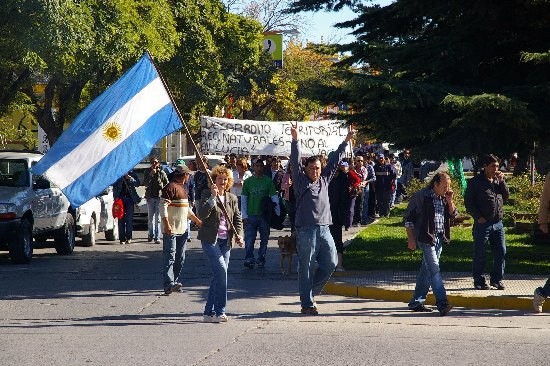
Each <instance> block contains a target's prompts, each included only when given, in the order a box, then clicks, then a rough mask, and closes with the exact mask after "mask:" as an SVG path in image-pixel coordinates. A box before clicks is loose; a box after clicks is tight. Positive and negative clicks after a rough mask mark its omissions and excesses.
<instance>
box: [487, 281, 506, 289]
mask: <svg viewBox="0 0 550 366" xmlns="http://www.w3.org/2000/svg"><path fill="white" fill-rule="evenodd" d="M490 285H491V287H494V288H496V289H497V290H504V288H505V287H504V282H502V281H498V282H491V283H490Z"/></svg>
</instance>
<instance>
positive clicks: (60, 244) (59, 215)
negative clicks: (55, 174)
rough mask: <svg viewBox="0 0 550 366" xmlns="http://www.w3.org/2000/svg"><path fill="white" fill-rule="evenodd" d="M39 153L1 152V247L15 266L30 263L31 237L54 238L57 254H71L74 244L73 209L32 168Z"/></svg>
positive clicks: (40, 156) (59, 191) (52, 186)
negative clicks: (5, 250) (7, 251)
mask: <svg viewBox="0 0 550 366" xmlns="http://www.w3.org/2000/svg"><path fill="white" fill-rule="evenodd" d="M41 158H42V154H41V153H38V152H30V151H10V150H4V151H0V247H7V249H8V250H9V253H10V258H11V260H12V261H13V262H15V263H29V262H30V260H31V258H32V253H33V238H34V237H37V238H40V239H41V240H45V239H48V238H52V237H53V239H54V247H55V249H56V251H57V253H59V254H71V253H72V252H73V250H74V244H75V209H74V208H73V207H71V205H70V203H69V201H68V200H67V198H66V197H65V195H64V194H63V193H62V192H61V190H60V189H59V188H58V187H56V186H55V185H54V184H53V183H51V182H50V181H49V180H47V179H46V178H44V177H42V176H38V175H34V174H32V173H31V171H30V169H31V167H32V166H33V165H34V164H36V163H37V162H38V160H40V159H41Z"/></svg>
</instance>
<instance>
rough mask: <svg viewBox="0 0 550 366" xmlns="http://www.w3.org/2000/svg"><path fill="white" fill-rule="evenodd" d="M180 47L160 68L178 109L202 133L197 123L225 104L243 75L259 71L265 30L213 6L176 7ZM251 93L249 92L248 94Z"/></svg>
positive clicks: (197, 3)
mask: <svg viewBox="0 0 550 366" xmlns="http://www.w3.org/2000/svg"><path fill="white" fill-rule="evenodd" d="M172 8H173V9H174V13H175V17H176V22H177V30H178V32H179V33H180V35H181V42H180V45H179V46H178V48H177V51H176V54H175V56H174V57H173V58H171V59H170V60H169V61H167V62H165V63H163V64H161V69H162V71H163V74H164V75H165V76H166V79H167V81H168V84H169V86H170V89H171V90H172V92H173V95H174V97H175V99H176V102H177V105H178V106H179V108H180V110H181V111H182V113H183V114H184V116H185V117H186V118H187V121H188V122H190V123H191V127H192V130H193V131H194V132H197V131H198V117H199V116H200V115H201V114H213V112H214V111H215V109H216V107H218V106H221V105H223V104H224V103H225V100H226V98H227V96H228V94H231V93H232V90H233V87H234V86H235V85H239V84H242V78H243V75H246V74H247V73H248V72H249V70H251V69H254V68H256V66H257V65H258V62H259V58H260V53H261V47H262V46H261V26H260V24H259V23H258V22H256V21H254V20H251V19H248V18H246V17H243V16H240V15H235V14H231V13H228V12H227V11H226V10H225V8H224V6H223V4H222V3H221V2H219V1H217V0H211V1H181V0H175V1H172ZM248 90H250V88H248Z"/></svg>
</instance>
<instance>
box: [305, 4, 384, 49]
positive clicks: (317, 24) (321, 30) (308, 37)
mask: <svg viewBox="0 0 550 366" xmlns="http://www.w3.org/2000/svg"><path fill="white" fill-rule="evenodd" d="M392 2H393V0H374V1H372V4H379V5H381V6H386V5H389V4H391V3H392ZM302 16H303V17H304V19H305V20H306V22H309V23H310V24H311V27H309V28H308V31H307V32H304V33H305V34H303V35H302V36H301V37H300V38H301V39H302V41H310V42H313V43H321V42H322V41H323V42H327V41H331V42H332V43H348V42H352V41H353V40H354V36H352V35H348V34H347V33H349V32H350V31H352V30H351V29H338V28H335V27H333V25H334V24H335V23H339V22H343V21H346V20H351V19H354V18H356V15H355V13H354V12H353V11H351V10H350V9H349V8H344V9H342V10H341V11H339V12H337V13H335V12H325V11H318V12H315V13H313V12H308V13H303V14H302Z"/></svg>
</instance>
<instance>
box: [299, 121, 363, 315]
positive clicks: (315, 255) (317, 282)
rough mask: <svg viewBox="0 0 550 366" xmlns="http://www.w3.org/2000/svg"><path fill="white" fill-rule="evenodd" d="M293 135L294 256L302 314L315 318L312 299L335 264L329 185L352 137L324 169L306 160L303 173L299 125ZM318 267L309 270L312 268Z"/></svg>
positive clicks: (315, 161) (313, 159) (316, 158)
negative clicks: (296, 259)
mask: <svg viewBox="0 0 550 366" xmlns="http://www.w3.org/2000/svg"><path fill="white" fill-rule="evenodd" d="M290 132H291V135H292V144H291V153H290V164H291V169H292V187H294V195H295V197H296V252H297V253H298V262H299V270H298V283H299V290H300V303H301V306H302V310H301V312H302V314H308V315H317V314H318V311H317V306H316V304H315V302H314V301H313V297H314V296H315V295H318V294H319V293H320V292H321V290H322V289H323V287H324V286H325V284H326V282H327V281H328V279H329V278H330V276H331V274H332V272H334V268H335V267H336V263H337V256H336V247H335V245H334V240H333V239H332V236H331V235H330V231H329V225H331V224H332V216H331V214H330V203H329V198H328V185H329V183H330V180H331V179H332V177H333V176H334V172H335V171H336V169H337V167H338V162H339V161H340V160H342V159H343V158H344V155H345V149H346V147H347V145H348V142H349V141H350V140H351V138H352V137H353V131H352V130H351V129H350V131H349V133H348V135H347V136H346V138H345V140H344V142H343V143H342V144H340V146H338V149H337V150H336V151H335V152H334V153H333V154H331V156H330V157H329V159H328V161H327V165H326V166H325V167H324V168H323V169H321V161H320V160H319V156H311V157H309V158H307V160H306V163H305V168H304V169H303V170H302V167H301V166H300V162H301V159H302V156H301V153H300V145H299V141H298V124H297V123H296V126H292V127H291V129H290ZM315 262H317V264H318V267H317V269H316V270H315V271H313V270H312V266H313V264H314V263H315Z"/></svg>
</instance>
